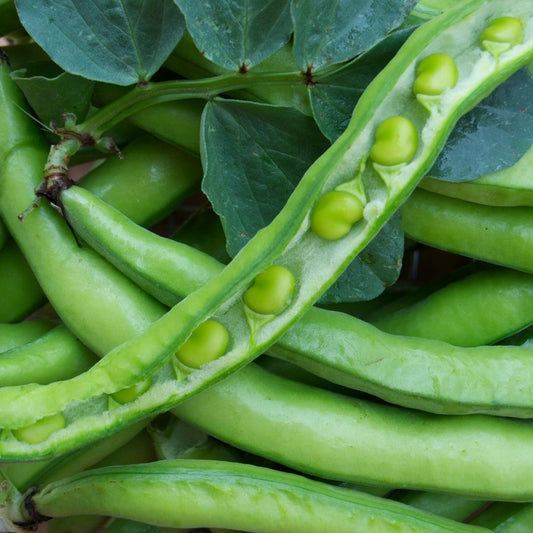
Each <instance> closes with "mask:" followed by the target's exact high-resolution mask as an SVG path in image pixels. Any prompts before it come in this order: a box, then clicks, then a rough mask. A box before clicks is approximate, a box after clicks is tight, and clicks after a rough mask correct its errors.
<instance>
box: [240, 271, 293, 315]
mask: <svg viewBox="0 0 533 533" xmlns="http://www.w3.org/2000/svg"><path fill="white" fill-rule="evenodd" d="M295 285H296V281H295V279H294V275H293V274H292V272H291V271H290V270H289V269H288V268H286V267H283V266H281V265H272V266H270V267H268V268H267V269H266V270H264V271H263V272H261V273H260V274H258V275H257V276H256V277H255V278H254V280H253V281H252V284H251V285H250V287H249V288H248V289H246V291H245V292H244V294H243V300H244V303H245V304H246V306H247V307H248V308H249V309H251V310H252V311H254V312H255V313H259V314H261V315H277V314H279V313H281V312H283V311H284V310H285V309H286V308H287V306H288V305H289V304H290V303H291V300H292V297H293V294H294V290H295Z"/></svg>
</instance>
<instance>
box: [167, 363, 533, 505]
mask: <svg viewBox="0 0 533 533" xmlns="http://www.w3.org/2000/svg"><path fill="white" fill-rule="evenodd" d="M237 391H238V392H237ZM213 405H216V406H217V408H216V409H213ZM172 413H174V414H175V415H176V416H177V417H178V418H181V419H183V420H185V421H187V422H189V423H191V424H193V425H195V426H196V427H199V428H201V429H204V430H207V431H209V434H210V435H212V436H214V437H215V438H218V439H220V440H222V441H223V442H226V443H228V444H231V445H232V446H234V447H236V448H239V449H242V450H246V451H248V452H251V453H255V454H257V455H260V456H262V457H266V458H268V459H271V460H273V461H276V462H277V463H280V464H283V465H285V466H287V467H290V468H293V469H296V470H298V471H300V472H304V473H306V474H310V475H313V476H318V477H321V478H324V479H331V480H338V481H348V482H353V483H360V484H363V485H370V486H371V485H379V486H383V487H387V486H388V487H391V488H392V487H402V488H411V489H417V490H430V491H436V492H451V493H455V494H462V495H464V496H469V497H472V498H476V499H486V500H489V499H495V500H524V501H530V500H531V498H532V496H533V469H532V468H531V465H532V463H533V456H531V453H530V452H531V450H532V447H533V426H532V425H531V424H530V423H529V422H526V421H523V420H513V419H506V418H498V417H493V416H486V415H468V416H442V415H437V414H431V413H424V412H422V411H417V410H411V409H405V408H401V407H397V406H391V405H388V404H382V403H378V402H373V401H368V400H363V399H359V398H352V397H347V396H344V395H340V394H336V393H333V392H329V391H325V390H322V389H319V388H316V387H310V386H308V385H304V384H301V383H295V382H291V381H289V380H287V379H284V378H281V377H279V376H274V375H272V374H269V373H268V372H267V371H265V370H263V369H261V368H260V367H259V366H258V365H255V364H250V365H248V366H246V367H245V368H243V369H242V370H240V371H239V372H237V373H235V374H234V375H232V376H230V377H228V378H227V379H226V380H224V381H222V382H221V383H219V384H217V386H216V387H211V388H209V389H207V390H205V391H202V392H200V393H199V394H197V395H196V396H194V397H192V398H190V399H188V400H187V401H185V402H183V403H181V404H180V405H177V406H176V407H174V408H173V409H172Z"/></svg>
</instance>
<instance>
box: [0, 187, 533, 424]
mask: <svg viewBox="0 0 533 533" xmlns="http://www.w3.org/2000/svg"><path fill="white" fill-rule="evenodd" d="M61 199H62V203H63V206H64V209H65V212H66V214H67V216H68V218H69V221H70V223H71V224H72V226H73V228H74V229H75V231H78V232H79V234H80V235H81V237H82V238H83V239H85V240H86V241H87V242H89V243H90V244H91V245H92V246H93V247H94V248H95V249H96V250H98V251H99V252H101V253H102V254H103V255H104V256H105V257H106V258H107V259H109V260H110V261H111V262H112V263H113V264H115V265H116V266H117V268H119V269H120V270H121V271H123V272H124V273H125V274H126V275H128V276H129V277H130V278H131V279H133V280H134V281H135V282H136V283H138V284H139V285H140V286H142V287H143V288H144V289H146V290H147V291H148V292H149V293H150V294H152V295H153V296H155V297H156V298H158V299H159V300H161V301H163V302H165V303H169V304H172V303H175V302H176V301H178V300H179V298H181V297H184V296H185V295H186V294H187V292H192V291H193V290H195V289H197V288H199V287H201V286H203V285H204V284H205V283H206V281H207V280H209V279H211V278H212V277H214V276H215V275H216V273H218V272H219V271H221V270H222V268H223V265H221V264H220V263H217V262H216V261H214V260H213V259H212V258H211V257H210V256H207V255H205V254H202V253H201V252H200V251H198V250H196V249H193V248H189V247H187V246H185V245H183V244H181V243H178V242H175V241H173V240H170V239H165V238H163V237H159V236H157V235H154V234H153V233H151V232H149V231H147V230H145V229H143V228H141V227H139V226H137V225H135V224H134V223H132V222H131V221H129V220H128V219H127V218H126V217H125V216H124V215H122V214H121V213H119V212H117V211H115V210H113V209H111V208H110V207H108V206H106V205H105V203H103V202H101V201H100V200H98V199H97V198H94V196H92V195H91V194H90V193H89V192H87V191H84V190H82V189H79V188H76V187H72V188H70V189H66V190H64V191H63V193H62V194H61ZM117 235H120V238H117ZM162 257H164V258H165V260H164V261H161V259H160V258H162ZM491 273H492V274H493V275H491ZM476 279H477V283H478V284H483V286H486V285H490V289H489V292H488V294H483V297H484V299H488V298H494V295H495V294H498V290H499V291H500V292H501V294H500V299H502V300H503V298H502V296H504V295H505V297H506V298H505V302H504V303H503V305H502V307H501V308H500V313H499V314H498V316H497V317H495V316H493V315H492V314H488V316H486V317H484V316H480V318H479V320H476V321H475V322H476V326H477V328H478V334H477V335H472V332H471V330H470V329H468V330H467V331H465V328H463V324H462V323H461V322H460V321H457V315H455V314H454V313H455V309H454V307H453V306H452V305H450V302H449V301H448V302H447V304H446V305H443V304H441V311H442V309H445V311H444V313H445V314H446V313H450V315H451V316H453V318H454V321H455V323H456V328H455V329H457V330H461V332H462V333H463V335H464V336H467V337H468V340H469V342H470V345H471V346H475V344H476V343H477V341H479V340H480V338H482V339H483V342H479V344H485V340H486V337H487V333H486V332H490V333H491V334H492V335H494V334H496V333H497V332H498V328H502V327H505V328H507V329H506V330H505V333H504V332H500V334H501V336H502V337H503V336H508V335H510V334H513V333H515V332H516V331H517V330H520V329H522V328H524V327H525V326H527V325H529V324H530V323H531V322H533V307H532V306H531V298H532V297H533V278H532V277H531V276H530V275H529V274H524V273H519V272H515V271H507V270H504V269H493V270H491V271H490V272H489V271H485V272H484V273H483V275H480V274H477V275H476ZM470 282H472V280H470ZM456 290H459V289H456ZM512 290H513V291H514V292H516V297H514V298H509V295H510V293H511V291H512ZM474 291H477V293H478V294H479V293H483V289H482V288H481V287H477V288H476V287H474V289H473V290H472V292H474ZM441 296H442V295H441ZM435 298H436V296H435V295H433V300H435ZM464 298H465V295H464V293H462V294H461V297H460V298H456V300H457V302H461V305H462V302H464ZM492 304H493V305H494V304H495V302H494V300H492ZM419 305H420V304H419ZM472 305H473V304H471V305H470V307H469V312H470V313H471V312H472V311H471V310H472ZM404 312H405V311H404ZM408 312H409V311H408ZM410 312H411V313H412V312H413V311H410ZM502 314H503V315H504V316H505V320H502ZM480 315H481V314H480ZM485 315H486V314H485ZM438 316H439V319H438V320H437V319H435V322H438V324H439V325H440V327H441V329H445V330H446V332H447V335H448V336H450V333H449V331H450V328H447V326H446V325H444V327H443V320H446V316H443V315H442V313H440V314H439V315H438ZM426 322H427V321H426ZM495 322H496V324H495ZM413 323H414V324H415V325H416V327H418V328H422V327H423V325H424V323H425V322H424V321H414V322H413ZM413 327H415V326H413ZM418 336H420V335H418ZM452 342H457V337H455V338H454V339H453V341H452ZM268 351H269V353H270V354H271V355H275V356H277V357H281V358H283V359H285V360H288V361H291V362H292V363H295V364H296V365H298V366H301V367H303V368H304V369H306V370H308V371H310V372H312V373H314V374H317V375H319V376H320V377H322V378H325V379H328V380H329V381H332V382H334V383H338V384H340V385H343V386H345V387H350V388H354V389H357V390H361V391H365V392H368V393H371V394H374V395H376V396H378V397H380V398H383V399H385V400H388V401H392V402H394V403H397V404H400V405H404V406H407V407H413V408H418V409H424V410H428V411H432V412H440V413H448V414H451V413H455V414H458V413H471V412H484V413H491V414H500V415H507V416H527V417H529V416H531V415H533V405H532V404H531V402H530V399H529V394H528V393H527V390H528V387H527V383H528V382H529V381H530V380H531V379H533V375H532V374H531V372H532V371H533V368H532V369H531V370H528V367H529V364H530V361H531V357H530V353H529V351H528V350H527V349H524V348H517V347H502V346H497V347H473V348H468V349H465V348H457V347H455V346H450V345H449V344H447V343H444V342H438V341H436V340H421V339H415V338H407V337H396V336H391V335H387V334H385V333H382V332H380V331H379V330H377V329H375V328H374V327H372V326H370V325H368V324H366V323H365V322H362V321H360V320H358V319H356V318H354V317H350V316H348V315H343V314H339V313H335V312H332V311H327V310H323V309H318V308H312V309H311V310H309V311H307V312H306V313H305V314H304V315H303V317H301V318H300V319H299V320H298V321H297V322H296V323H295V324H294V325H293V326H292V328H291V329H290V330H289V331H288V332H286V333H285V334H284V335H283V336H282V337H281V338H280V339H279V340H278V341H277V343H276V344H274V345H273V346H271V347H270V348H269V350H268ZM182 360H183V359H182ZM502 368H505V372H502V371H501V369H502ZM0 397H1V393H0ZM519 397H520V398H521V400H519ZM517 402H518V403H517ZM519 404H520V405H521V407H520V405H519Z"/></svg>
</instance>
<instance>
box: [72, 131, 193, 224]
mask: <svg viewBox="0 0 533 533" xmlns="http://www.w3.org/2000/svg"><path fill="white" fill-rule="evenodd" d="M201 178H202V167H201V165H200V160H199V158H198V157H195V156H193V155H190V154H188V153H186V152H184V151H182V150H180V149H178V148H176V147H174V146H171V145H169V144H168V143H166V142H163V141H160V140H158V139H156V138H154V137H151V136H148V135H144V136H142V137H140V138H137V139H135V140H133V141H132V142H131V143H129V144H128V145H127V146H126V147H125V148H124V149H123V150H122V157H121V158H118V157H113V158H109V159H107V160H106V161H105V162H104V163H103V164H101V165H100V166H98V167H96V168H94V169H92V170H91V171H90V172H89V173H88V174H87V175H86V176H85V177H84V178H83V179H82V180H81V182H80V185H81V186H82V187H83V188H84V189H86V190H89V191H91V192H92V193H93V194H95V195H96V196H98V197H99V198H101V199H102V200H104V201H105V202H107V203H108V204H110V205H112V206H114V207H115V208H116V209H119V210H120V211H121V212H122V213H124V214H126V215H127V216H128V217H129V218H131V219H132V220H135V221H136V222H137V223H138V224H141V225H143V226H150V225H152V224H154V223H155V222H158V221H160V220H162V219H163V218H164V217H165V216H167V215H168V214H169V213H171V212H172V211H174V210H175V209H176V207H177V206H178V205H180V204H181V203H182V202H183V200H184V199H185V198H187V197H188V196H190V195H191V194H192V193H193V192H195V191H196V190H198V189H199V188H200V181H201Z"/></svg>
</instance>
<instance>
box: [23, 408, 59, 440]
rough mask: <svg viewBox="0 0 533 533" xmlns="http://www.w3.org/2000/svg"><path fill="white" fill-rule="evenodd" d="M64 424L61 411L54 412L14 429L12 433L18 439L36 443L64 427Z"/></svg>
mask: <svg viewBox="0 0 533 533" xmlns="http://www.w3.org/2000/svg"><path fill="white" fill-rule="evenodd" d="M65 425H66V423H65V417H64V416H63V415H62V414H61V413H56V414H55V415H50V416H46V417H44V418H41V420H38V421H37V422H35V423H33V424H30V425H28V426H24V427H21V428H18V429H14V430H13V435H14V436H15V438H16V439H18V440H20V441H23V442H28V443H29V444H37V443H39V442H43V441H45V440H46V439H47V438H48V437H49V436H50V435H51V434H52V433H55V432H56V431H58V430H59V429H62V428H64V427H65Z"/></svg>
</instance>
